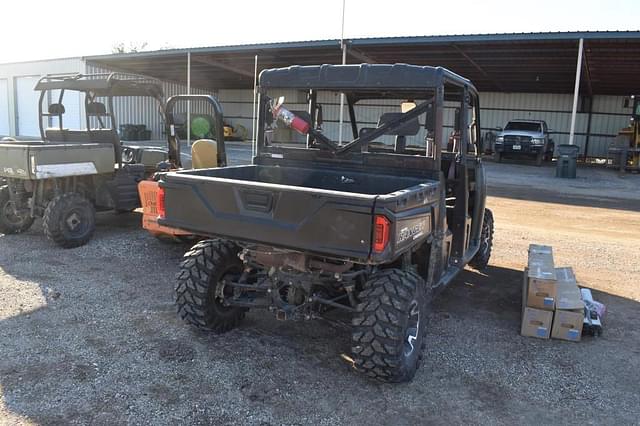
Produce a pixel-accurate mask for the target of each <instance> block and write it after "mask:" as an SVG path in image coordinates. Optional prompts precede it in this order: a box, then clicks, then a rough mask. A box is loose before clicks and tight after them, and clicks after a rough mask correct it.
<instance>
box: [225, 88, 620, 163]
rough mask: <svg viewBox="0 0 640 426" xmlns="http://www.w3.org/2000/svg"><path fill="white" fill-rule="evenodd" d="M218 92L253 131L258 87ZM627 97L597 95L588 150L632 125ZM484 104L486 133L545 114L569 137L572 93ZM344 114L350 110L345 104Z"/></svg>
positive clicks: (485, 96)
mask: <svg viewBox="0 0 640 426" xmlns="http://www.w3.org/2000/svg"><path fill="white" fill-rule="evenodd" d="M283 94H284V95H285V96H286V98H287V101H286V103H287V105H289V107H290V109H306V107H305V105H303V104H302V103H301V100H300V99H299V98H300V96H299V95H298V94H296V93H295V91H283ZM327 96H328V97H327ZM219 97H220V100H221V102H222V105H223V107H224V111H225V117H229V118H230V119H231V121H233V122H235V123H237V122H239V123H242V125H244V126H245V127H247V129H248V130H249V134H251V128H252V122H251V117H252V108H253V91H252V90H220V91H219ZM291 100H295V102H291ZM624 100H625V98H624V97H621V96H595V97H594V98H593V105H592V111H593V112H592V117H591V129H590V132H589V133H590V137H589V147H588V150H589V152H588V155H589V156H592V157H605V156H606V152H607V147H608V144H609V143H610V142H611V141H613V139H614V138H615V135H616V134H617V133H618V130H620V129H621V128H622V127H625V126H626V125H628V122H629V117H630V114H631V108H630V107H628V108H625V107H624ZM320 102H321V103H324V106H325V110H324V111H323V112H324V116H325V120H326V119H327V117H330V116H335V115H336V114H337V111H338V110H339V107H338V103H339V98H338V97H337V96H330V95H326V96H325V97H324V98H322V99H321V100H320ZM480 107H481V110H480V120H481V123H482V132H483V134H485V133H487V132H489V131H492V132H495V131H496V128H498V127H504V126H505V124H506V123H507V122H508V121H509V120H511V119H516V118H523V119H534V120H545V121H546V122H547V124H548V126H549V129H551V131H552V135H551V137H552V139H553V140H554V142H555V144H556V146H557V145H560V144H566V143H568V142H569V131H570V127H571V109H572V107H573V95H566V94H549V93H496V92H485V93H481V94H480ZM454 110H455V107H453V106H448V107H447V108H446V110H445V125H446V126H448V127H451V125H452V123H453V114H454ZM579 111H580V110H579ZM345 116H347V113H346V109H345ZM588 116H589V114H588V113H586V112H579V113H578V114H577V116H576V127H575V143H576V145H578V146H579V147H580V150H581V151H580V152H581V153H584V148H585V144H586V140H587V138H586V132H587V124H588ZM365 118H366V120H365V121H367V122H369V121H370V122H374V121H377V119H376V118H375V117H368V118H367V117H365ZM325 131H326V132H327V135H328V136H330V137H332V138H334V139H335V138H337V134H338V131H337V125H336V124H335V123H333V124H332V123H326V125H325ZM343 132H344V134H345V135H350V134H351V130H350V127H348V125H345V127H344V129H343Z"/></svg>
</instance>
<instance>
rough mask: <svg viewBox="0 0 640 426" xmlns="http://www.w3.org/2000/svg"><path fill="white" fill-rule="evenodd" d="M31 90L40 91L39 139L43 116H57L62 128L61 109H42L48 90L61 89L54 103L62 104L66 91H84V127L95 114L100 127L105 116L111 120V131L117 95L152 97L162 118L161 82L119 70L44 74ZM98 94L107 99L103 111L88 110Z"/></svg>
mask: <svg viewBox="0 0 640 426" xmlns="http://www.w3.org/2000/svg"><path fill="white" fill-rule="evenodd" d="M34 90H39V91H40V99H39V101H38V116H39V128H40V137H41V138H42V140H46V133H45V128H44V123H43V122H44V120H43V119H44V118H45V117H57V118H58V127H59V129H60V130H63V129H64V126H63V118H62V116H63V115H64V112H63V111H62V110H60V109H59V110H58V111H57V112H50V111H49V108H48V106H47V110H46V111H47V112H44V109H45V108H44V107H45V100H48V98H47V93H50V92H51V91H53V90H60V95H59V96H58V102H57V103H58V104H60V105H64V104H63V98H64V95H65V92H66V91H76V92H82V93H84V94H85V97H84V107H85V121H86V126H87V130H90V129H91V117H96V118H97V120H98V123H99V124H100V128H105V123H104V122H103V121H102V117H104V116H106V117H109V119H110V122H111V128H112V130H113V131H117V129H116V116H115V113H114V105H113V98H114V97H120V96H123V97H124V96H144V97H151V98H153V99H155V100H156V101H157V103H158V110H159V113H160V115H161V117H162V119H163V120H164V119H165V108H164V93H163V90H162V84H161V83H160V81H158V80H155V79H151V78H149V77H145V76H142V75H138V74H127V73H118V72H111V73H96V74H80V73H72V74H68V73H67V74H47V75H45V76H44V77H42V78H40V79H39V80H38V82H37V83H36V85H35V87H34ZM98 97H106V98H107V106H106V111H105V112H104V113H92V112H90V111H89V110H90V108H89V106H90V105H91V104H92V103H94V102H95V99H96V98H98Z"/></svg>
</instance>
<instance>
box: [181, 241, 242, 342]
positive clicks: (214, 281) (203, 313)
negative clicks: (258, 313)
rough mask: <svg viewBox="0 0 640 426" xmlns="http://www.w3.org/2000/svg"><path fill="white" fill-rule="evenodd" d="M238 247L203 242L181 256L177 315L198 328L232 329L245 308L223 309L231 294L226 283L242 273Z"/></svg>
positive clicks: (222, 242)
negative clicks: (226, 298) (225, 298)
mask: <svg viewBox="0 0 640 426" xmlns="http://www.w3.org/2000/svg"><path fill="white" fill-rule="evenodd" d="M238 252H239V248H238V246H236V245H235V244H233V243H231V242H229V241H225V240H204V241H200V242H199V243H198V244H196V245H195V246H193V247H192V248H191V250H189V251H188V252H187V253H186V254H185V255H184V257H183V260H182V262H181V263H180V271H179V272H178V282H177V284H176V305H177V308H178V315H179V316H180V318H182V320H183V321H184V322H186V323H187V324H190V325H193V326H195V327H197V328H199V329H202V330H206V331H213V332H216V333H224V332H226V331H229V330H231V329H232V328H234V327H235V326H236V325H238V323H239V322H240V320H242V318H244V315H245V311H246V309H243V308H235V307H232V306H225V304H224V297H225V296H231V295H233V288H232V287H230V286H225V280H229V281H232V280H234V279H237V278H238V277H239V276H240V274H241V273H242V267H243V265H242V261H241V260H240V258H239V257H238Z"/></svg>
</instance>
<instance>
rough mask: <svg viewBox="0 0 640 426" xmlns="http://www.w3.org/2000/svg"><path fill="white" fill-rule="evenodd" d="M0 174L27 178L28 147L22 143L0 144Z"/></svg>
mask: <svg viewBox="0 0 640 426" xmlns="http://www.w3.org/2000/svg"><path fill="white" fill-rule="evenodd" d="M0 176H2V177H8V178H22V179H28V178H29V147H28V146H27V145H24V144H20V145H19V144H17V143H15V142H14V143H2V144H0Z"/></svg>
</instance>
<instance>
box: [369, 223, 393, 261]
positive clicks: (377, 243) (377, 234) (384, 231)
mask: <svg viewBox="0 0 640 426" xmlns="http://www.w3.org/2000/svg"><path fill="white" fill-rule="evenodd" d="M390 227H391V222H389V219H387V218H386V217H385V216H383V215H376V217H375V221H374V234H373V251H374V252H375V253H382V252H383V251H384V249H385V248H386V247H387V244H389V228H390Z"/></svg>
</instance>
